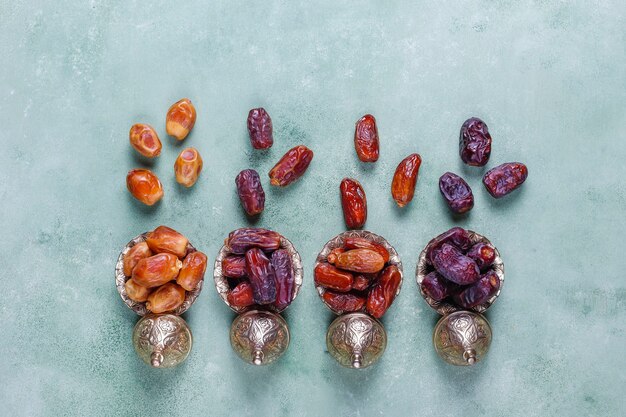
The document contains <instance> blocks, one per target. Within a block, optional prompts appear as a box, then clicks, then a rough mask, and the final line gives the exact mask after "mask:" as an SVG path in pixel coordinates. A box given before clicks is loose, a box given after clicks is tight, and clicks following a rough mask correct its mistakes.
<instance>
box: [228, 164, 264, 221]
mask: <svg viewBox="0 0 626 417" xmlns="http://www.w3.org/2000/svg"><path fill="white" fill-rule="evenodd" d="M235 185H236V186H237V195H239V200H240V201H241V206H242V207H243V209H244V210H245V212H246V213H247V214H248V216H256V215H257V214H260V213H262V212H263V209H264V208H265V191H263V186H262V185H261V178H260V177H259V173H258V172H256V171H255V170H253V169H244V170H243V171H241V172H240V173H239V175H237V178H235Z"/></svg>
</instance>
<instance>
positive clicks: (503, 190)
mask: <svg viewBox="0 0 626 417" xmlns="http://www.w3.org/2000/svg"><path fill="white" fill-rule="evenodd" d="M527 177H528V168H526V165H524V164H522V163H521V162H508V163H505V164H502V165H498V166H497V167H495V168H492V169H490V170H489V171H487V173H486V174H485V176H484V177H483V184H484V185H485V188H486V189H487V191H489V194H491V196H492V197H494V198H501V197H504V196H505V195H507V194H509V193H510V192H511V191H513V190H515V189H516V188H518V187H519V186H520V185H522V184H523V183H524V181H526V178H527Z"/></svg>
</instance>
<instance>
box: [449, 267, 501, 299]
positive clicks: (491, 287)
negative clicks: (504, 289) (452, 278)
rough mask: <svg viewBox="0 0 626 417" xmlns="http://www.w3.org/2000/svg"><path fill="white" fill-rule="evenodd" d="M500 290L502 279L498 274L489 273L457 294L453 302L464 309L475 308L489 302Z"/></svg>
mask: <svg viewBox="0 0 626 417" xmlns="http://www.w3.org/2000/svg"><path fill="white" fill-rule="evenodd" d="M499 289H500V278H499V277H498V274H496V273H495V272H494V271H489V272H487V273H486V274H485V275H483V276H482V277H481V278H480V280H478V281H477V282H476V283H475V284H473V285H470V286H469V287H467V288H465V289H463V290H462V291H460V292H459V293H457V294H455V295H454V296H453V300H454V302H455V303H456V304H457V305H459V306H461V307H463V308H473V307H476V306H477V305H480V304H482V303H484V302H486V301H487V300H489V298H491V297H492V296H493V295H495V294H496V293H497V292H498V290H499Z"/></svg>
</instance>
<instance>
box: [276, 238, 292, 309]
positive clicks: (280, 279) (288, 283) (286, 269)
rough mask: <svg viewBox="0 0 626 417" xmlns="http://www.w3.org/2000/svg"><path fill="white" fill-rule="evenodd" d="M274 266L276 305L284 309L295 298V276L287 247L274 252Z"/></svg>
mask: <svg viewBox="0 0 626 417" xmlns="http://www.w3.org/2000/svg"><path fill="white" fill-rule="evenodd" d="M272 266H273V267H274V275H275V277H276V301H275V302H274V305H275V306H276V307H277V308H279V309H283V308H285V307H287V306H288V305H289V304H291V301H292V299H293V288H294V276H293V267H292V265H291V255H289V252H287V250H286V249H278V250H277V251H275V252H274V253H272Z"/></svg>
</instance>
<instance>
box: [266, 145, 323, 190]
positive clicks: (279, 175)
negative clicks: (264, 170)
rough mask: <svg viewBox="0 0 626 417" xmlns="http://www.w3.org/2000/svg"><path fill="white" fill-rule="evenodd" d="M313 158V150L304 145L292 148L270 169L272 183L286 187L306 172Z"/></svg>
mask: <svg viewBox="0 0 626 417" xmlns="http://www.w3.org/2000/svg"><path fill="white" fill-rule="evenodd" d="M312 159H313V151H312V150H310V149H309V148H307V147H306V146H304V145H299V146H296V147H295V148H292V149H290V150H289V151H287V153H286V154H285V155H283V157H282V158H280V160H279V161H278V162H277V163H276V165H274V168H272V169H271V170H270V172H269V177H270V184H272V185H275V186H278V187H286V186H287V185H289V184H291V183H292V182H294V181H295V180H297V179H298V178H300V177H301V176H302V175H303V174H304V173H305V172H306V170H307V168H308V167H309V164H310V163H311V160H312Z"/></svg>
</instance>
